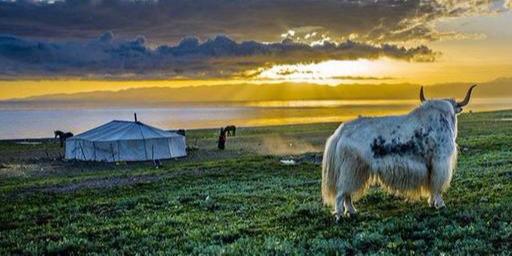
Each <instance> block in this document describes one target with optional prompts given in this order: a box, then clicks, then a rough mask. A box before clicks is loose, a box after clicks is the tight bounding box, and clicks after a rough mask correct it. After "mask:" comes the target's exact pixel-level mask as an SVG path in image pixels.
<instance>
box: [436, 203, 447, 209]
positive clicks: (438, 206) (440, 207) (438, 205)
mask: <svg viewBox="0 0 512 256" xmlns="http://www.w3.org/2000/svg"><path fill="white" fill-rule="evenodd" d="M443 208H446V205H445V204H444V202H443V203H440V204H436V210H440V209H443Z"/></svg>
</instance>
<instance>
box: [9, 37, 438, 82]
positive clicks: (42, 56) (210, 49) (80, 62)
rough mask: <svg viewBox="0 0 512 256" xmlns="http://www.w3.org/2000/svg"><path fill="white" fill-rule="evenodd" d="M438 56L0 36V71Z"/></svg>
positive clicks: (367, 48) (340, 46)
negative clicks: (157, 44)
mask: <svg viewBox="0 0 512 256" xmlns="http://www.w3.org/2000/svg"><path fill="white" fill-rule="evenodd" d="M436 55H437V53H435V52H433V51H432V50H430V49H429V48H427V47H425V46H419V47H414V48H404V47H398V46H395V45H390V44H382V45H379V46H375V45H370V44H365V43H358V42H353V41H344V42H341V43H331V42H324V43H322V44H319V45H314V46H310V45H307V44H302V43H296V42H293V41H291V40H289V39H286V40H283V41H282V42H280V43H270V44H265V43H259V42H256V41H244V42H239V43H238V42H235V41H233V40H231V39H230V38H228V37H226V36H217V37H215V38H214V39H210V40H206V41H204V42H201V41H199V39H197V38H186V39H183V40H181V42H180V43H179V44H177V45H161V46H159V47H156V48H151V47H148V46H147V42H146V39H145V38H144V37H137V38H135V39H133V40H115V38H114V35H113V34H112V33H111V32H107V33H104V34H102V35H101V36H100V37H98V38H97V39H94V40H87V41H85V42H84V41H83V40H81V41H73V42H67V41H62V42H61V41H59V42H48V41H43V40H32V39H24V38H20V37H15V36H0V63H2V65H0V75H2V76H4V77H11V76H87V75H89V76H94V77H104V76H126V75H137V76H144V77H169V76H189V77H221V76H233V75H237V74H239V73H241V72H244V71H248V70H251V69H256V68H259V67H262V66H269V65H273V64H290V63H298V62H300V63H305V62H318V61H322V60H347V59H357V58H365V59H377V58H381V57H389V58H394V59H399V60H404V61H433V60H434V59H435V57H436Z"/></svg>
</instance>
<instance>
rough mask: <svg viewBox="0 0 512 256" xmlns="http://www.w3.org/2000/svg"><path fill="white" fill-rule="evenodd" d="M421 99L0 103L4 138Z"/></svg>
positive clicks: (336, 112) (391, 105)
mask: <svg viewBox="0 0 512 256" xmlns="http://www.w3.org/2000/svg"><path fill="white" fill-rule="evenodd" d="M417 104H418V102H417V101H416V100H400V101H386V100H382V101H378V100H373V101H346V100H340V101H271V102H248V103H243V104H236V105H233V104H230V105H227V104H226V105H222V104H220V105H219V104H216V105H197V104H195V105H189V106H169V107H155V108H148V107H144V108H122V107H111V108H91V107H87V108H76V107H75V108H65V107H62V106H59V107H47V106H46V107H41V106H32V105H30V104H22V105H20V104H10V103H1V104H0V120H2V122H1V125H0V139H18V138H43V137H52V136H53V131H54V130H63V131H71V132H73V133H75V134H78V133H81V132H84V131H86V130H88V129H91V128H93V127H96V126H98V125H101V124H103V123H106V122H109V121H111V120H113V119H117V120H133V113H135V112H136V113H137V116H138V119H139V121H142V122H144V123H147V124H149V125H153V126H157V127H160V128H163V129H179V128H183V129H192V128H212V127H221V126H225V125H228V124H234V125H237V126H262V125H279V124H301V123H317V122H339V121H344V120H347V119H351V118H354V117H357V116H358V115H365V116H368V115H370V116H378V115H385V114H400V113H405V112H407V111H409V110H410V109H412V108H414V107H415V106H416V105H417ZM470 105H471V106H470V107H468V108H467V110H472V111H489V110H498V109H512V99H510V98H506V99H474V100H473V101H472V102H471V104H470Z"/></svg>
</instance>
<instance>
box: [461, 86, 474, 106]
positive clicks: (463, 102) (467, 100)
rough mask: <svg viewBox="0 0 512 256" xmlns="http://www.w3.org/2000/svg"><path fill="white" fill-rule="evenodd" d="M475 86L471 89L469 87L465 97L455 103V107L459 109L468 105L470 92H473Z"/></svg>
mask: <svg viewBox="0 0 512 256" xmlns="http://www.w3.org/2000/svg"><path fill="white" fill-rule="evenodd" d="M475 86H476V84H474V85H472V86H471V87H469V89H468V92H467V93H466V97H465V98H464V100H463V101H461V102H457V105H458V106H459V107H464V106H466V105H467V104H468V103H469V99H470V98H471V92H472V91H473V88H475Z"/></svg>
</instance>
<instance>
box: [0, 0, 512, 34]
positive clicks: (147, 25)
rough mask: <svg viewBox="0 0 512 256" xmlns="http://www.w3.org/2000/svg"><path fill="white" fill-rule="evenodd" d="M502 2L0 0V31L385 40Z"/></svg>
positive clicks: (431, 31) (430, 31) (489, 9)
mask: <svg viewBox="0 0 512 256" xmlns="http://www.w3.org/2000/svg"><path fill="white" fill-rule="evenodd" d="M48 2H52V3H51V4H50V3H48ZM509 6H510V4H509V1H506V0H505V1H504V0H500V1H492V0H488V1H484V0H475V1H462V0H409V1H402V0H193V1H191V0H167V1H164V0H161V1H157V0H146V1H144V0H109V1H105V0H67V1H27V0H25V1H14V2H13V1H1V0H0V31H1V32H2V33H8V34H14V35H19V36H30V37H42V38H49V39H54V38H91V37H93V36H95V35H97V34H99V33H101V32H103V31H107V30H111V31H114V32H115V33H116V34H118V35H120V36H122V37H125V38H133V37H135V36H137V35H139V34H142V35H145V36H147V37H148V38H149V39H150V40H151V41H152V42H159V43H169V42H177V41H179V40H180V39H181V38H183V37H185V36H191V35H193V36H199V37H200V38H210V37H212V36H214V35H217V34H227V35H229V36H231V37H232V38H234V39H236V40H257V41H272V42H275V41H278V40H279V38H280V35H281V34H282V33H285V32H286V31H288V30H290V29H293V30H295V31H297V34H296V35H295V36H294V39H295V40H297V39H298V38H299V37H300V38H301V39H304V40H306V41H308V40H309V41H314V40H320V39H322V38H324V37H329V38H331V39H334V40H338V41H340V40H345V39H347V38H351V39H354V38H357V40H359V41H363V42H368V41H371V42H373V43H376V42H377V43H390V42H398V41H399V42H403V41H411V40H427V41H429V40H437V39H439V38H442V37H453V36H456V35H457V32H456V31H455V32H450V33H441V32H438V31H436V30H435V28H434V26H433V22H435V21H436V20H439V19H441V18H445V17H459V16H468V15H475V14H482V13H484V14H485V13H493V12H498V11H500V10H501V9H504V8H507V7H509ZM313 32H316V34H315V35H313ZM305 37H308V38H307V39H306V38H305Z"/></svg>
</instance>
